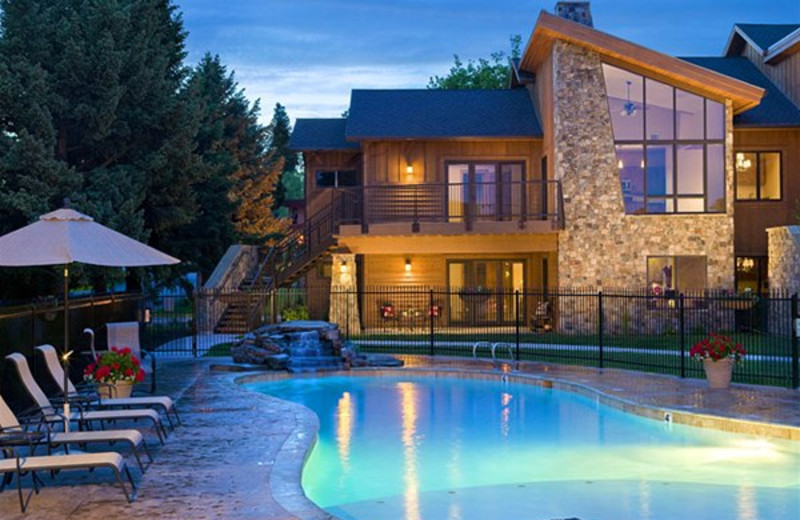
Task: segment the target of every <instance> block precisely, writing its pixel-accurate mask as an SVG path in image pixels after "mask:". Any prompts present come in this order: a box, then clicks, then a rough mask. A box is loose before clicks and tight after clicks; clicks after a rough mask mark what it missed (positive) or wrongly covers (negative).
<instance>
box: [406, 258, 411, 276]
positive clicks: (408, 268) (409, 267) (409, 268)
mask: <svg viewBox="0 0 800 520" xmlns="http://www.w3.org/2000/svg"><path fill="white" fill-rule="evenodd" d="M406 272H407V273H410V272H411V259H410V258H406Z"/></svg>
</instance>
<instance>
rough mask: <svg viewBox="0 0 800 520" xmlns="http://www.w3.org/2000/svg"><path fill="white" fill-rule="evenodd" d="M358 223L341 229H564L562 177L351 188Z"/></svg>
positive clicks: (373, 231) (457, 231) (391, 232)
mask: <svg viewBox="0 0 800 520" xmlns="http://www.w3.org/2000/svg"><path fill="white" fill-rule="evenodd" d="M348 191H350V193H351V194H352V195H354V196H355V197H354V198H355V200H360V201H361V209H362V211H361V218H360V219H359V220H360V221H359V222H358V223H356V222H354V221H353V220H350V221H349V222H350V223H351V225H342V226H341V229H340V234H341V235H342V236H352V235H359V234H370V235H394V234H409V233H422V234H444V235H447V234H463V233H477V234H481V233H487V234H495V233H554V232H557V231H558V230H559V229H563V210H562V197H561V185H560V183H559V182H558V181H524V182H505V183H498V182H492V183H449V184H392V185H380V186H364V187H361V188H357V189H348Z"/></svg>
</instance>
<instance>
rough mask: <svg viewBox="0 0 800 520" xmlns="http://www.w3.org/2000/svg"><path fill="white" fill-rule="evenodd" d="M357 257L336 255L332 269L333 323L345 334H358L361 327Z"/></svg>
mask: <svg viewBox="0 0 800 520" xmlns="http://www.w3.org/2000/svg"><path fill="white" fill-rule="evenodd" d="M357 275H358V273H356V255H354V254H351V253H334V254H333V266H332V269H331V303H330V309H329V316H330V321H331V323H336V324H337V325H339V330H341V331H342V333H343V334H346V335H351V334H358V333H359V332H360V331H361V325H360V323H359V322H360V320H359V312H358V298H357V297H356V290H357V289H356V276H357Z"/></svg>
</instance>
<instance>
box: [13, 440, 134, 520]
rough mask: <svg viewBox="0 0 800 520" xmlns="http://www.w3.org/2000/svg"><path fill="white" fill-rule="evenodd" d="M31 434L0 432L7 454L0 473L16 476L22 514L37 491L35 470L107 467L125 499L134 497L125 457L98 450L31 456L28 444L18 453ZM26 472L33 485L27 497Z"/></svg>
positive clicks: (131, 500) (129, 499) (31, 452)
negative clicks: (129, 488)
mask: <svg viewBox="0 0 800 520" xmlns="http://www.w3.org/2000/svg"><path fill="white" fill-rule="evenodd" d="M30 435H31V434H29V433H28V434H26V433H20V432H18V433H14V434H0V448H2V451H3V452H5V453H6V454H7V455H8V454H11V456H10V457H7V458H4V459H0V474H4V475H6V474H9V473H12V474H14V475H16V477H17V493H18V495H19V507H20V509H21V510H22V512H23V513H24V512H25V510H26V509H27V507H28V502H30V499H31V496H33V493H34V491H35V492H36V493H38V492H39V481H38V479H37V477H36V472H37V471H52V472H55V471H61V470H71V469H87V470H91V469H94V468H104V467H105V468H111V469H112V470H113V471H114V475H115V476H116V478H117V483H118V484H119V485H120V487H121V488H122V492H123V493H124V494H125V498H126V499H127V500H128V502H133V501H134V500H136V484H134V483H133V478H132V477H131V472H130V471H129V470H128V466H127V465H126V464H125V459H123V458H122V455H120V454H119V453H114V452H99V453H79V454H71V455H44V456H37V455H33V453H34V448H35V447H34V445H33V444H28V447H27V453H26V454H25V455H23V454H21V453H20V451H21V448H22V447H24V444H25V441H26V440H28V439H31V438H32V437H30ZM28 473H30V474H31V478H32V479H33V488H32V489H31V491H30V492H29V493H28V496H27V498H23V495H22V477H23V475H26V474H28ZM123 473H124V474H125V476H126V477H127V478H128V482H130V484H131V491H130V493H129V492H128V489H127V488H126V487H125V482H124V481H123V480H122V474H123ZM5 485H6V481H5V480H3V482H2V484H0V491H2V490H3V488H5Z"/></svg>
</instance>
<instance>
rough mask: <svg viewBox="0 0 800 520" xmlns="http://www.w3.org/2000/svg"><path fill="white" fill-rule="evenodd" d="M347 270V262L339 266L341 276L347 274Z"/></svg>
mask: <svg viewBox="0 0 800 520" xmlns="http://www.w3.org/2000/svg"><path fill="white" fill-rule="evenodd" d="M349 270H350V267H348V265H347V262H342V265H340V266H339V272H340V273H342V274H347V271H349Z"/></svg>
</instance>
